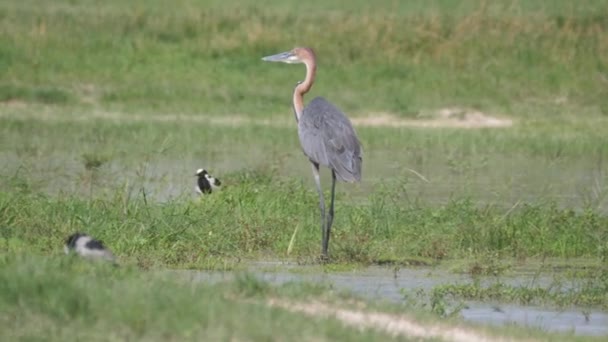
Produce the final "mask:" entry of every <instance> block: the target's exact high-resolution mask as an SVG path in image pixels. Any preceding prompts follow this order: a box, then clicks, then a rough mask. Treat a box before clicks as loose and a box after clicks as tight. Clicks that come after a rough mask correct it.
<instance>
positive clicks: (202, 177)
mask: <svg viewBox="0 0 608 342" xmlns="http://www.w3.org/2000/svg"><path fill="white" fill-rule="evenodd" d="M195 176H197V177H198V180H197V183H196V189H195V190H196V192H197V193H199V194H210V193H212V192H213V190H218V189H219V188H220V186H221V185H222V182H220V180H219V179H217V178H215V177H213V176H212V175H210V174H209V172H207V170H205V169H198V170H196V174H195Z"/></svg>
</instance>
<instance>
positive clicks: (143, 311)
mask: <svg viewBox="0 0 608 342" xmlns="http://www.w3.org/2000/svg"><path fill="white" fill-rule="evenodd" d="M1 264H2V267H0V269H1V270H0V279H1V281H0V289H1V291H0V303H1V305H2V313H0V327H2V329H0V331H1V332H0V336H1V337H2V339H3V340H10V341H19V340H20V341H23V340H32V339H42V338H43V339H45V340H49V341H63V340H66V339H70V340H80V339H95V340H147V341H150V340H153V341H161V340H162V341H167V340H201V339H205V340H226V339H230V340H234V339H237V340H243V339H246V340H256V341H258V340H277V339H279V340H283V339H290V340H291V339H294V338H295V339H297V340H302V341H304V340H311V339H314V340H323V341H324V340H336V339H340V340H354V341H369V340H378V339H382V340H387V339H390V336H388V335H385V334H382V333H379V332H376V331H373V330H368V331H358V330H353V329H350V328H347V327H344V326H343V325H342V324H341V323H340V322H338V321H337V320H335V319H331V318H329V319H314V318H312V319H306V318H305V317H304V316H302V315H299V314H292V313H289V312H287V311H284V310H281V309H274V308H271V307H269V306H268V305H267V304H266V299H268V298H281V297H286V298H288V299H290V300H297V299H302V300H304V299H306V298H311V297H313V296H315V295H317V296H319V295H322V296H326V297H328V299H329V298H334V300H340V296H337V295H330V294H329V293H330V292H329V291H327V290H326V289H324V288H323V287H320V286H312V285H304V284H287V285H284V286H282V287H280V288H273V287H271V286H270V285H268V284H266V283H263V282H260V281H258V280H256V279H255V278H253V277H251V276H249V275H247V274H243V275H241V276H238V277H237V278H236V279H235V280H233V281H230V282H221V283H217V284H206V283H195V284H193V283H190V282H188V281H186V277H184V279H183V280H180V279H179V277H177V279H176V277H175V276H173V279H171V276H170V275H168V274H165V275H163V274H147V273H141V272H138V270H135V269H129V268H127V269H124V268H113V267H112V266H109V265H101V264H98V265H95V264H88V263H83V262H82V261H80V260H77V259H76V258H67V259H63V258H50V259H48V258H40V257H31V256H30V257H23V256H21V257H8V258H7V257H3V258H2V261H1ZM324 293H327V294H324Z"/></svg>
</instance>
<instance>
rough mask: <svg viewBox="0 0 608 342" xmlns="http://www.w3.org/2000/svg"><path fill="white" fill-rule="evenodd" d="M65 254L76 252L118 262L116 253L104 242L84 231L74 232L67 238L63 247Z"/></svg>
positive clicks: (84, 255) (88, 256)
mask: <svg viewBox="0 0 608 342" xmlns="http://www.w3.org/2000/svg"><path fill="white" fill-rule="evenodd" d="M63 250H64V251H65V254H70V253H76V254H77V255H79V256H81V257H83V258H87V259H96V260H106V261H110V262H112V263H116V258H115V257H114V254H112V252H111V251H110V250H109V249H108V248H107V247H106V246H104V244H103V242H101V241H99V240H95V239H94V238H93V237H91V236H90V235H87V234H84V233H74V234H72V235H70V236H68V238H67V239H66V240H65V245H64V247H63Z"/></svg>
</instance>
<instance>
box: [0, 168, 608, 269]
mask: <svg viewBox="0 0 608 342" xmlns="http://www.w3.org/2000/svg"><path fill="white" fill-rule="evenodd" d="M271 175H272V173H256V172H248V173H237V174H232V175H228V176H229V178H228V179H230V181H231V182H232V185H231V186H230V187H227V188H226V189H225V190H224V191H222V192H220V193H217V194H213V196H208V197H207V198H204V199H202V200H200V201H195V200H187V199H182V200H174V201H170V202H167V203H155V202H150V201H148V200H147V199H146V197H145V193H144V194H133V193H129V192H127V191H126V190H123V191H116V192H113V193H112V192H110V193H106V195H107V198H97V197H93V198H89V199H86V198H80V197H77V196H73V195H58V196H53V197H49V196H46V195H42V194H39V193H37V192H35V191H32V189H30V188H28V186H27V183H24V182H16V183H15V184H14V188H13V191H11V192H8V193H3V194H2V195H0V212H1V213H2V215H1V216H0V217H1V218H2V220H1V221H0V226H2V227H4V228H3V229H2V237H4V239H5V241H6V243H5V247H4V249H5V250H6V249H8V250H9V251H11V252H12V251H28V250H35V251H37V252H43V253H51V254H55V253H59V252H60V248H59V247H60V246H61V244H62V240H63V239H64V238H65V236H67V235H68V234H69V233H70V232H73V231H77V230H85V231H87V232H89V233H91V234H93V235H94V236H97V237H99V238H101V239H102V240H104V241H106V242H107V243H108V245H109V246H111V248H112V249H113V250H114V251H115V252H116V253H117V255H119V256H120V258H122V259H124V260H132V261H134V262H135V261H137V262H139V263H140V264H142V265H157V266H169V267H196V268H216V267H220V268H222V267H226V264H225V263H226V262H227V261H228V262H229V263H230V262H236V261H237V260H239V259H240V258H245V259H251V258H263V259H294V258H295V259H296V260H298V259H299V260H302V261H306V260H308V261H310V260H312V259H311V258H314V257H315V256H316V255H317V254H318V252H319V241H320V232H319V227H318V221H317V220H318V216H317V215H318V213H317V211H316V203H317V198H316V194H315V192H314V190H313V189H311V188H310V187H308V186H306V185H304V184H303V183H302V182H298V181H293V180H280V179H277V178H276V177H273V176H271ZM397 189H399V188H397ZM336 210H337V213H339V216H337V217H336V222H335V230H334V235H333V240H332V257H333V259H334V261H335V262H345V263H349V262H359V263H364V264H369V263H375V262H387V261H393V262H397V263H401V262H407V261H408V260H421V259H422V260H426V262H427V263H435V262H437V261H441V260H451V259H463V258H465V259H466V258H470V257H478V256H484V255H487V254H492V253H497V254H498V255H500V256H502V257H509V258H516V259H520V260H525V259H527V258H532V259H534V258H541V257H557V258H591V259H594V260H597V261H598V262H602V261H604V260H605V258H606V255H607V254H606V248H607V246H606V238H607V237H606V234H608V231H606V227H607V226H608V218H606V217H605V216H603V215H599V214H597V213H596V212H594V211H592V210H585V211H583V212H575V211H572V210H569V209H560V208H558V207H556V206H555V205H551V204H542V205H541V204H539V205H529V204H524V205H521V206H520V207H519V208H516V209H514V210H511V211H510V212H505V210H504V209H501V208H498V207H494V206H491V205H488V206H483V207H478V206H476V205H474V204H473V203H472V202H471V201H469V200H452V201H450V202H448V203H447V204H445V205H441V206H428V205H426V204H425V203H423V202H417V203H409V204H408V203H407V202H404V201H403V198H402V193H401V192H400V191H398V190H397V191H395V190H388V189H381V190H377V191H375V192H374V193H372V194H371V195H370V197H369V203H367V204H358V203H357V202H346V203H345V202H344V201H343V202H339V203H338V206H337V209H336ZM296 227H299V230H298V233H297V235H296V237H295V242H294V246H293V251H292V254H291V255H289V256H288V255H287V254H286V253H287V248H288V245H289V242H290V240H291V238H292V234H293V232H294V230H295V228H296ZM218 262H219V264H217V263H218Z"/></svg>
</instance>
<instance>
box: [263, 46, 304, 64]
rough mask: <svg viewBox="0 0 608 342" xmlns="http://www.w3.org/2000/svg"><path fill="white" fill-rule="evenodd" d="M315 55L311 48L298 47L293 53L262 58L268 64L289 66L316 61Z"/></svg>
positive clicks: (288, 52) (282, 53) (287, 52)
mask: <svg viewBox="0 0 608 342" xmlns="http://www.w3.org/2000/svg"><path fill="white" fill-rule="evenodd" d="M314 58H315V53H314V52H313V51H312V49H311V48H306V47H297V48H295V49H293V50H291V51H286V52H281V53H277V54H276V55H272V56H266V57H264V58H262V60H263V61H266V62H283V63H288V64H296V63H305V62H306V61H308V60H314Z"/></svg>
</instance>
